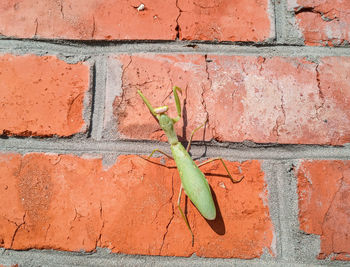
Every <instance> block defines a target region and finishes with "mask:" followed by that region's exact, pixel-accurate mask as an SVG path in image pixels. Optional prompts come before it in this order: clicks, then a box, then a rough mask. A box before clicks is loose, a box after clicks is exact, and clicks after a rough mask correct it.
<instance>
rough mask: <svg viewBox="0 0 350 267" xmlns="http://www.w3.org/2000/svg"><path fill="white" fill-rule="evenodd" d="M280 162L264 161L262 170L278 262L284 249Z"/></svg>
mask: <svg viewBox="0 0 350 267" xmlns="http://www.w3.org/2000/svg"><path fill="white" fill-rule="evenodd" d="M278 164H279V162H278V161H276V160H263V162H262V170H263V171H264V173H265V176H264V179H265V182H266V184H267V192H268V203H267V204H268V208H269V213H270V218H271V221H272V224H273V227H274V229H273V230H274V236H273V241H272V244H271V248H272V251H273V253H275V254H276V255H275V258H274V260H276V261H277V262H278V261H280V260H281V258H282V247H281V241H280V240H281V230H280V228H281V227H280V217H279V213H280V211H279V191H278V186H277V179H276V178H277V175H278V174H277V171H276V169H278Z"/></svg>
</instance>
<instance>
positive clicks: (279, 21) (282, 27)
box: [272, 0, 287, 44]
mask: <svg viewBox="0 0 350 267" xmlns="http://www.w3.org/2000/svg"><path fill="white" fill-rule="evenodd" d="M272 1H273V5H274V13H275V14H274V19H275V36H276V37H275V38H276V43H277V44H284V43H285V39H286V38H285V37H286V14H285V11H286V7H287V3H286V1H287V0H272Z"/></svg>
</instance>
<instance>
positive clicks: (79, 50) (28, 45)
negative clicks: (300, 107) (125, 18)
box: [0, 40, 350, 57]
mask: <svg viewBox="0 0 350 267" xmlns="http://www.w3.org/2000/svg"><path fill="white" fill-rule="evenodd" d="M194 45H195V46H196V48H193V47H192V46H194ZM0 52H1V53H14V54H28V53H36V54H38V55H42V54H47V53H49V54H61V55H62V56H64V55H66V56H101V55H109V54H118V53H128V54H132V53H142V52H144V53H185V54H219V55H255V56H284V57H300V56H305V57H306V56H318V57H322V56H350V49H349V48H348V47H314V46H312V47H310V46H297V45H269V46H255V45H251V44H247V45H237V44H233V45H228V44H207V43H191V42H159V43H147V42H145V43H112V44H109V45H108V44H105V43H103V45H98V44H95V45H86V44H85V43H80V44H79V43H78V44H77V43H74V44H69V43H68V44H65V43H62V44H59V43H50V42H40V41H29V40H0Z"/></svg>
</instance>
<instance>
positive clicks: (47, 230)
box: [45, 223, 51, 241]
mask: <svg viewBox="0 0 350 267" xmlns="http://www.w3.org/2000/svg"><path fill="white" fill-rule="evenodd" d="M50 227H51V224H50V223H49V226H48V227H47V229H46V233H45V241H46V238H47V233H48V232H49V229H50Z"/></svg>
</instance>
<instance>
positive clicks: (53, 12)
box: [0, 0, 179, 40]
mask: <svg viewBox="0 0 350 267" xmlns="http://www.w3.org/2000/svg"><path fill="white" fill-rule="evenodd" d="M142 3H144V5H145V9H144V10H143V11H138V10H137V7H138V6H139V5H140V4H141V2H140V1H127V0H123V1H118V2H116V1H114V0H103V1H101V0H88V1H86V0H82V1H76V0H65V1H39V2H38V1H35V0H25V1H21V2H18V1H2V2H1V3H0V13H1V14H2V15H1V17H0V25H1V26H0V33H1V34H3V35H6V36H14V37H20V38H33V37H38V38H54V39H59V38H64V39H80V40H90V39H104V40H105V39H107V40H110V39H155V40H156V39H175V37H176V30H175V28H176V18H177V16H178V13H179V10H178V8H177V7H176V5H175V1H169V0H166V1H164V0H145V1H142Z"/></svg>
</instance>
